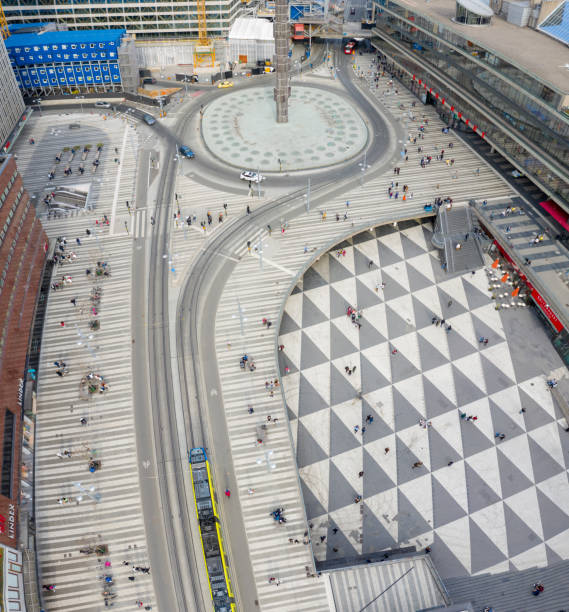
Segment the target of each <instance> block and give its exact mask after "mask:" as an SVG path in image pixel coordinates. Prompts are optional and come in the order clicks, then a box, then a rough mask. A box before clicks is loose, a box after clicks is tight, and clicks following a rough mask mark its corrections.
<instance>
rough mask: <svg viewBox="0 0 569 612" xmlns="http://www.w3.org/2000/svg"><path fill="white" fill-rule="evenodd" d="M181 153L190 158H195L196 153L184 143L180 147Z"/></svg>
mask: <svg viewBox="0 0 569 612" xmlns="http://www.w3.org/2000/svg"><path fill="white" fill-rule="evenodd" d="M179 151H180V155H183V156H184V157H187V158H188V159H194V157H195V156H196V154H195V153H194V152H193V151H192V150H191V149H190V147H188V146H187V145H182V146H181V147H180V149H179Z"/></svg>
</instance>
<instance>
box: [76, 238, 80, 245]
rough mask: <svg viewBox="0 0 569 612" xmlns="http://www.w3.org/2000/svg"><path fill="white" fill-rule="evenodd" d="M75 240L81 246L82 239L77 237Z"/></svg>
mask: <svg viewBox="0 0 569 612" xmlns="http://www.w3.org/2000/svg"><path fill="white" fill-rule="evenodd" d="M75 242H76V243H77V246H81V240H80V239H79V238H75Z"/></svg>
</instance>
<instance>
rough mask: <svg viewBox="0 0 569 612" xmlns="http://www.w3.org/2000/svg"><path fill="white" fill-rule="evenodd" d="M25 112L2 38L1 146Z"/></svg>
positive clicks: (0, 48) (0, 71) (0, 88)
mask: <svg viewBox="0 0 569 612" xmlns="http://www.w3.org/2000/svg"><path fill="white" fill-rule="evenodd" d="M24 110H25V104H24V100H23V99H22V94H21V93H20V90H19V88H18V84H17V83H16V78H15V77H14V72H13V71H12V66H11V65H10V58H9V57H8V53H7V51H6V46H5V45H4V41H3V40H2V38H1V37H0V145H2V144H4V143H5V142H6V141H7V140H8V139H9V137H10V134H11V133H12V131H13V130H14V128H15V126H16V124H17V123H18V121H19V120H20V118H21V116H22V114H23V112H24Z"/></svg>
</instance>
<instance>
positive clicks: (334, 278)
mask: <svg viewBox="0 0 569 612" xmlns="http://www.w3.org/2000/svg"><path fill="white" fill-rule="evenodd" d="M329 260H330V282H331V283H337V282H338V281H342V280H345V279H346V278H352V277H353V276H354V275H353V274H352V273H351V272H350V271H349V270H348V269H347V268H346V267H345V266H343V265H342V264H341V263H340V262H339V261H338V260H337V258H336V257H335V256H332V254H330V258H329Z"/></svg>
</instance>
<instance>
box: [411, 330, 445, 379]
mask: <svg viewBox="0 0 569 612" xmlns="http://www.w3.org/2000/svg"><path fill="white" fill-rule="evenodd" d="M417 341H418V343H419V355H420V357H421V368H422V370H423V372H425V371H427V370H432V369H433V368H438V367H439V366H442V365H445V364H447V363H448V359H447V358H446V357H445V356H444V355H443V354H442V353H441V352H439V350H438V349H436V348H435V347H434V346H433V345H432V344H431V343H430V342H429V341H428V340H427V339H426V338H424V337H423V336H422V335H421V334H417ZM427 376H428V375H427Z"/></svg>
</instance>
